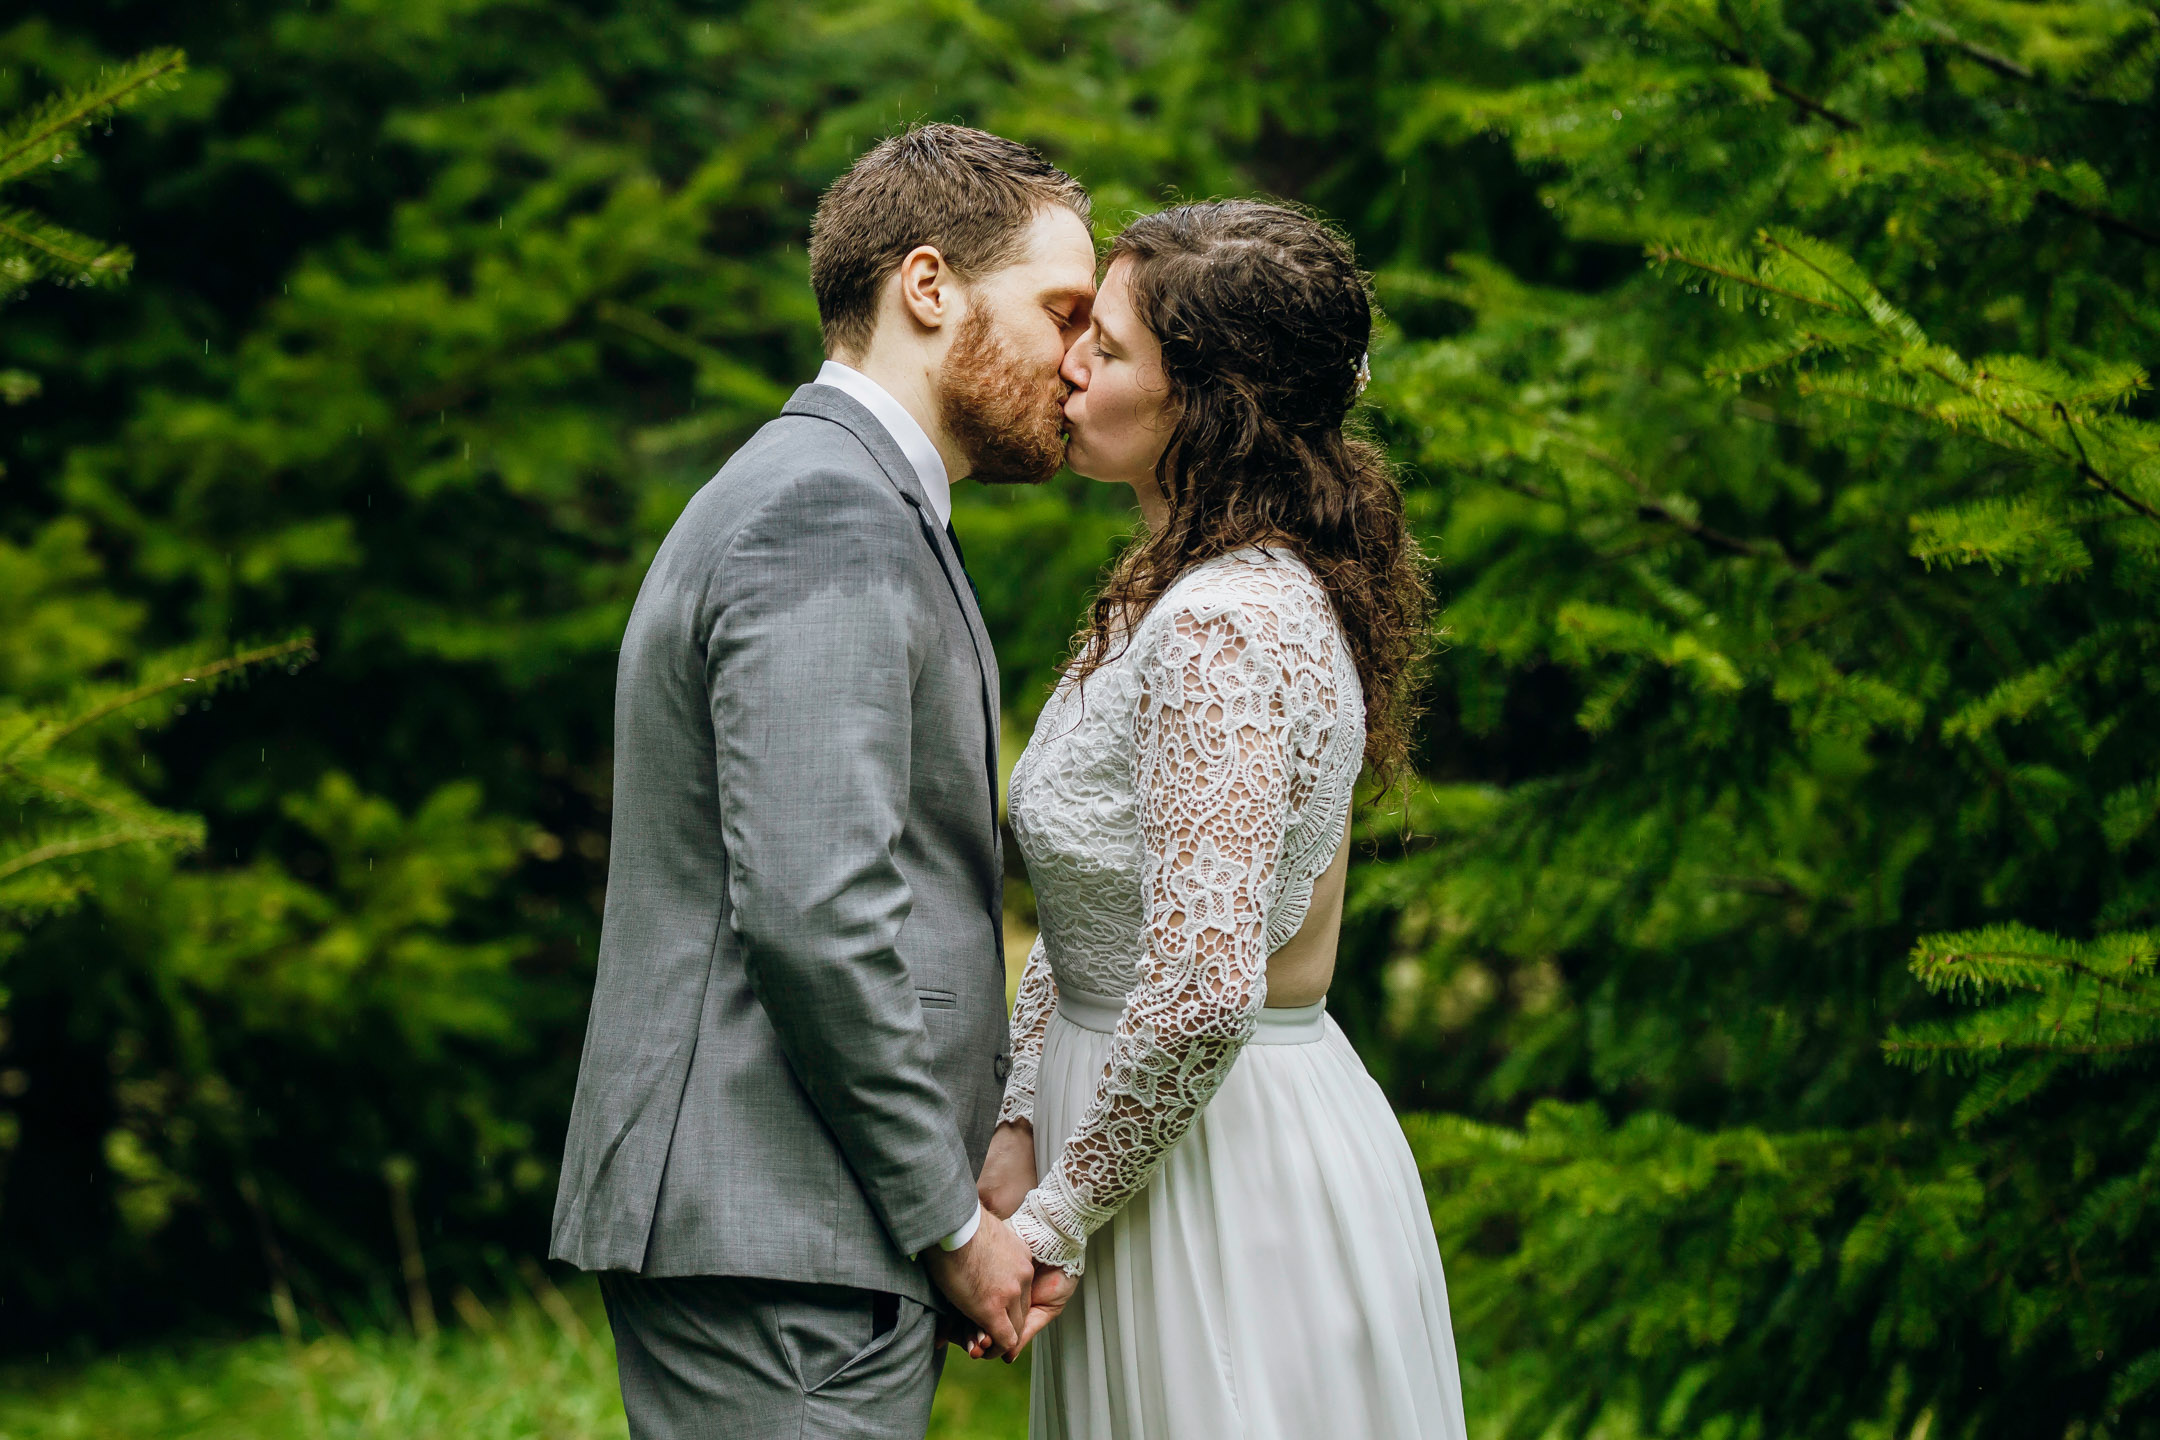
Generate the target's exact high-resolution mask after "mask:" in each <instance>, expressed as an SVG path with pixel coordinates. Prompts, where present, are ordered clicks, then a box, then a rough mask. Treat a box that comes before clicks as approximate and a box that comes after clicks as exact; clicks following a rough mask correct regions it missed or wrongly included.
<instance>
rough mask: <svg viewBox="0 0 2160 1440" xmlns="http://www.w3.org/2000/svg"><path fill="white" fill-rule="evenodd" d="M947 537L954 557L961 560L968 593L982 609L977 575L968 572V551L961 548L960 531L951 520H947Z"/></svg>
mask: <svg viewBox="0 0 2160 1440" xmlns="http://www.w3.org/2000/svg"><path fill="white" fill-rule="evenodd" d="M945 538H946V539H947V540H950V541H952V553H953V558H954V559H956V560H958V561H959V562H960V574H961V575H962V576H963V577H964V578H965V579H966V580H967V582H968V594H970V595H973V596H974V597H975V608H976V609H978V610H980V609H982V591H980V590H977V589H976V588H975V577H974V576H972V575H969V574H968V573H967V551H965V550H963V549H961V548H960V532H959V531H957V530H955V529H953V527H952V521H950V520H948V521H946V522H945Z"/></svg>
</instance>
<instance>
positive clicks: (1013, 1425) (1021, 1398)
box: [0, 1284, 1028, 1440]
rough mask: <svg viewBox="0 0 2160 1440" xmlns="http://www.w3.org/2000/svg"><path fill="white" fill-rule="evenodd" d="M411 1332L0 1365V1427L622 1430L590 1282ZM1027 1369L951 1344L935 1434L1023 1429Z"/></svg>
mask: <svg viewBox="0 0 2160 1440" xmlns="http://www.w3.org/2000/svg"><path fill="white" fill-rule="evenodd" d="M457 1301H458V1304H457V1309H458V1314H459V1318H460V1320H461V1322H462V1323H460V1324H459V1325H458V1326H456V1327H455V1328H453V1329H449V1330H446V1331H444V1332H442V1333H441V1334H439V1335H436V1336H434V1337H433V1338H431V1339H426V1340H421V1339H415V1338H414V1337H413V1336H411V1335H409V1334H371V1335H356V1336H342V1335H328V1336H324V1337H322V1338H320V1339H316V1340H312V1341H309V1342H306V1343H299V1342H287V1341H284V1340H281V1339H279V1338H277V1337H275V1336H269V1337H264V1338H260V1339H254V1340H240V1341H233V1342H228V1343H224V1344H215V1345H210V1344H204V1345H196V1346H192V1347H186V1346H183V1347H179V1348H169V1349H159V1350H145V1351H137V1352H133V1353H129V1354H125V1355H119V1356H114V1357H111V1358H108V1359H103V1360H98V1361H95V1362H93V1363H91V1364H89V1365H85V1366H82V1367H79V1368H75V1369H71V1370H65V1371H62V1370H57V1369H48V1368H46V1367H44V1366H28V1367H16V1368H14V1369H12V1370H10V1371H5V1372H0V1440H90V1437H96V1440H198V1437H199V1440H212V1437H215V1440H362V1437H365V1440H378V1437H380V1440H392V1437H395V1440H453V1437H454V1440H513V1437H516V1440H524V1437H541V1436H545V1437H548V1440H624V1437H625V1431H624V1427H623V1414H622V1401H621V1399H620V1398H619V1396H618V1394H617V1392H616V1388H615V1350H614V1346H613V1345H612V1344H611V1343H610V1342H609V1339H608V1333H607V1323H606V1321H605V1319H604V1318H603V1316H602V1314H601V1309H600V1299H599V1292H598V1290H597V1289H595V1288H593V1287H592V1286H591V1285H590V1284H587V1285H584V1286H581V1287H578V1288H575V1289H573V1290H572V1291H571V1292H570V1294H569V1295H568V1296H567V1297H565V1296H563V1295H560V1294H556V1293H554V1292H553V1291H552V1289H550V1290H549V1291H547V1292H546V1293H545V1294H543V1295H542V1296H541V1297H539V1298H537V1299H528V1298H520V1299H518V1300H516V1301H514V1302H504V1303H502V1304H500V1305H498V1306H497V1307H496V1308H495V1309H494V1310H492V1311H491V1310H489V1309H487V1308H486V1307H484V1306H483V1305H482V1304H481V1303H480V1301H478V1300H477V1299H475V1298H473V1297H472V1296H471V1295H469V1294H460V1295H459V1296H458V1297H457ZM1027 1393H1028V1391H1027V1366H1026V1364H1025V1363H1024V1362H1023V1363H1021V1364H1018V1365H1011V1366H1007V1365H999V1364H996V1363H994V1362H986V1363H974V1362H970V1361H969V1360H967V1359H966V1358H965V1357H964V1356H955V1357H954V1358H953V1359H952V1360H951V1361H949V1363H948V1364H947V1365H946V1367H945V1379H944V1383H943V1384H942V1385H941V1386H940V1387H939V1388H938V1396H937V1408H936V1411H935V1412H934V1414H933V1417H932V1420H931V1424H930V1440H1019V1437H1021V1436H1024V1435H1026V1434H1027Z"/></svg>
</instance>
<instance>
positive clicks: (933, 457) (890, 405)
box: [817, 360, 952, 525]
mask: <svg viewBox="0 0 2160 1440" xmlns="http://www.w3.org/2000/svg"><path fill="white" fill-rule="evenodd" d="M817 383H818V384H820V385H830V386H832V388H833V389H835V390H838V391H839V392H840V393H841V394H843V395H846V396H848V397H849V398H850V399H852V400H854V401H856V402H857V403H859V404H860V405H861V406H862V407H863V409H865V410H868V411H869V412H870V413H871V414H872V415H873V416H875V417H876V419H877V422H878V424H880V425H883V426H884V427H885V433H886V434H888V435H890V436H892V438H893V443H894V444H895V445H898V446H899V447H900V453H901V454H902V455H905V456H906V457H907V462H908V464H910V465H912V466H914V467H915V478H916V479H917V480H920V481H921V482H922V488H923V495H924V497H925V498H926V499H928V500H929V502H930V508H931V509H932V510H935V511H936V512H937V518H938V523H939V524H940V525H950V524H951V523H952V477H951V476H949V475H947V474H946V473H945V460H944V457H943V456H941V455H939V454H938V452H937V446H935V445H933V444H931V443H930V437H929V436H928V435H926V434H924V433H923V428H922V426H920V425H918V424H916V423H915V417H914V416H912V415H910V414H908V412H907V409H906V407H905V406H903V405H902V404H901V403H900V402H899V401H897V400H895V399H893V397H892V393H891V392H890V391H888V390H887V389H886V388H885V387H884V386H882V385H880V384H878V383H877V381H875V380H872V379H871V378H870V377H869V376H867V375H865V374H863V373H862V371H860V370H857V369H855V368H853V367H852V366H848V365H842V364H841V363H840V362H839V361H837V360H827V361H826V362H825V363H824V365H823V366H821V367H819V369H818V372H817Z"/></svg>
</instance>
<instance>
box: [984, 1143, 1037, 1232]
mask: <svg viewBox="0 0 2160 1440" xmlns="http://www.w3.org/2000/svg"><path fill="white" fill-rule="evenodd" d="M1034 1188H1035V1127H1034V1126H1033V1125H1030V1124H1029V1123H1028V1122H1027V1121H1025V1120H1008V1121H1006V1122H1005V1123H1004V1124H1003V1125H1000V1126H998V1128H997V1133H996V1134H995V1135H992V1136H991V1137H990V1154H989V1155H988V1156H987V1157H986V1158H985V1159H984V1160H983V1168H982V1177H981V1178H980V1179H979V1180H977V1181H976V1182H975V1193H976V1195H977V1196H978V1197H980V1198H981V1200H982V1203H983V1209H985V1210H988V1211H989V1212H990V1213H991V1214H993V1215H995V1216H997V1217H998V1219H1000V1220H1010V1219H1011V1218H1012V1214H1013V1211H1015V1210H1018V1209H1019V1208H1020V1202H1021V1201H1022V1200H1025V1199H1027V1193H1028V1191H1030V1190H1032V1189H1034Z"/></svg>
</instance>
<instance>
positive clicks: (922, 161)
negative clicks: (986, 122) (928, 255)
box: [810, 125, 1089, 355]
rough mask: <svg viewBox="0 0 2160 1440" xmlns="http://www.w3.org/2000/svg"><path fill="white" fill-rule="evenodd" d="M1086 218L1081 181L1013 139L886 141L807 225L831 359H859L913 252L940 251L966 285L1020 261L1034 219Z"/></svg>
mask: <svg viewBox="0 0 2160 1440" xmlns="http://www.w3.org/2000/svg"><path fill="white" fill-rule="evenodd" d="M1055 205H1062V206H1064V207H1065V208H1066V209H1068V210H1070V211H1072V212H1073V214H1075V215H1077V216H1079V217H1080V220H1081V222H1082V223H1083V224H1084V223H1086V221H1087V219H1088V213H1089V205H1088V195H1087V191H1085V190H1083V189H1081V188H1080V182H1079V181H1077V180H1075V179H1073V178H1072V176H1070V175H1068V174H1066V173H1065V172H1064V171H1062V170H1060V169H1058V168H1057V167H1056V166H1055V165H1052V164H1051V163H1050V162H1049V161H1047V160H1045V159H1043V157H1042V156H1041V155H1039V154H1037V153H1036V152H1035V151H1034V150H1031V149H1029V148H1028V147H1027V146H1025V145H1022V144H1020V143H1019V142H1017V141H1014V140H1007V139H1005V138H1004V137H1002V136H999V135H992V134H990V133H989V132H988V131H984V130H970V129H969V128H967V127H966V126H964V125H918V126H915V127H914V128H912V129H909V130H904V131H902V132H901V133H899V134H897V135H889V136H887V137H886V138H885V139H883V140H881V141H879V142H878V143H877V144H876V146H874V147H873V148H872V149H871V150H870V151H869V152H868V153H867V154H865V155H864V156H863V157H862V158H861V159H860V160H857V161H856V162H855V163H854V165H852V166H851V167H849V169H848V172H847V173H846V174H845V175H842V176H841V177H840V178H839V179H838V180H835V181H833V183H832V188H831V189H829V190H827V191H826V192H825V198H824V199H822V200H820V201H819V202H818V208H817V217H816V218H815V219H814V220H812V221H811V222H810V288H811V289H812V290H813V291H815V292H816V293H817V307H818V323H819V326H820V327H821V328H822V329H823V331H824V333H825V350H826V353H828V354H855V355H859V354H861V353H862V352H863V351H864V350H866V349H868V348H869V345H870V335H871V332H872V331H873V330H874V329H875V328H876V326H877V306H878V291H879V290H880V289H881V288H882V287H883V285H884V283H885V277H886V276H888V275H890V274H892V273H893V271H895V270H897V269H898V268H899V267H900V262H901V261H902V260H904V259H906V258H907V254H908V252H909V251H910V250H913V249H914V248H915V247H916V246H918V245H934V246H936V247H937V250H938V253H939V254H941V255H943V256H944V257H945V263H946V264H947V265H950V266H951V267H952V268H953V269H954V270H955V271H957V272H958V273H959V274H960V276H961V277H962V278H963V279H965V278H968V277H971V276H976V275H984V274H987V273H989V272H990V271H992V270H995V269H997V268H998V267H1000V266H1002V265H1010V264H1011V263H1013V262H1014V261H1015V260H1017V259H1019V258H1020V254H1019V252H1020V246H1021V243H1022V239H1023V237H1024V236H1025V235H1026V233H1027V229H1028V226H1029V225H1031V224H1033V223H1034V220H1035V215H1036V212H1038V211H1041V210H1044V209H1047V208H1049V207H1051V206H1055Z"/></svg>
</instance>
